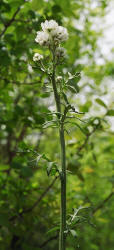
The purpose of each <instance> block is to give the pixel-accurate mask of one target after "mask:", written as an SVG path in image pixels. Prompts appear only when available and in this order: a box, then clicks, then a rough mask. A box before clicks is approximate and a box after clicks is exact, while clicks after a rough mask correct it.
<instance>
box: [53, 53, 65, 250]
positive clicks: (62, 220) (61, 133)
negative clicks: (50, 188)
mask: <svg viewBox="0 0 114 250" xmlns="http://www.w3.org/2000/svg"><path fill="white" fill-rule="evenodd" d="M55 70H56V66H55V53H54V52H53V74H52V86H53V91H54V98H55V102H56V108H57V112H58V113H59V115H58V118H59V119H60V117H61V104H60V96H59V94H58V91H57V86H56V81H55ZM59 136H60V146H61V211H60V235H59V250H65V249H66V247H65V245H66V236H65V233H64V232H65V231H66V155H65V138H64V122H60V129H59Z"/></svg>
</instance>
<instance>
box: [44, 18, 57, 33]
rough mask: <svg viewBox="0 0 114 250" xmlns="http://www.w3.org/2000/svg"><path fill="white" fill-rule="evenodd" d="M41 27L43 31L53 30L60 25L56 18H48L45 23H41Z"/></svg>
mask: <svg viewBox="0 0 114 250" xmlns="http://www.w3.org/2000/svg"><path fill="white" fill-rule="evenodd" d="M41 27H42V30H43V31H51V30H54V29H56V28H57V27H58V23H57V22H56V21H54V20H50V21H47V20H46V21H45V22H44V23H41Z"/></svg>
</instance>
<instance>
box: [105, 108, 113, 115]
mask: <svg viewBox="0 0 114 250" xmlns="http://www.w3.org/2000/svg"><path fill="white" fill-rule="evenodd" d="M106 115H108V116H114V109H109V110H108V112H107V113H106Z"/></svg>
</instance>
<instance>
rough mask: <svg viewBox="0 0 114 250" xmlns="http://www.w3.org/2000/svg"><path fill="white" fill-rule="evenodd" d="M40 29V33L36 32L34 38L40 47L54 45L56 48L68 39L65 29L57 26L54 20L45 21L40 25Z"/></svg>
mask: <svg viewBox="0 0 114 250" xmlns="http://www.w3.org/2000/svg"><path fill="white" fill-rule="evenodd" d="M41 27H42V31H38V32H37V36H36V38H35V41H36V42H37V43H39V44H40V45H41V46H48V45H51V44H52V45H53V44H54V45H55V46H56V47H57V46H58V45H59V43H61V42H63V41H66V40H67V39H68V32H67V29H66V28H64V27H62V26H59V25H58V23H57V22H56V21H54V20H49V21H48V20H46V21H45V22H44V23H41Z"/></svg>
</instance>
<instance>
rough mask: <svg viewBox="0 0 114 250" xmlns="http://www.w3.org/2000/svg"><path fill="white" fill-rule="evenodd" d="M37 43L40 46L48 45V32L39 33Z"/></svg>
mask: <svg viewBox="0 0 114 250" xmlns="http://www.w3.org/2000/svg"><path fill="white" fill-rule="evenodd" d="M35 41H36V42H37V43H39V44H40V45H47V44H48V42H49V35H48V33H46V32H43V31H38V32H37V36H36V38H35Z"/></svg>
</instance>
